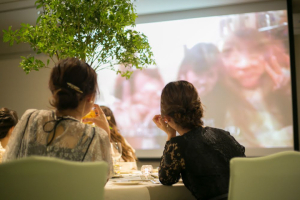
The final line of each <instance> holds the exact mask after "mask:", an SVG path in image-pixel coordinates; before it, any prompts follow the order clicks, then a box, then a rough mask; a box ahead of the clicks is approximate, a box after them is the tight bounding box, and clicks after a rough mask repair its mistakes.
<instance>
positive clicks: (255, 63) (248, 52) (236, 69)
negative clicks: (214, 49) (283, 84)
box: [222, 37, 265, 89]
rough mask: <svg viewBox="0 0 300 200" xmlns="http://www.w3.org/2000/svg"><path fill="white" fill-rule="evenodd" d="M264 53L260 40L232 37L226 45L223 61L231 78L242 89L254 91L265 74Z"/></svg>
mask: <svg viewBox="0 0 300 200" xmlns="http://www.w3.org/2000/svg"><path fill="white" fill-rule="evenodd" d="M264 53H265V52H264V50H263V45H262V44H260V41H259V38H255V37H254V38H253V39H245V38H238V37H231V38H230V39H229V40H227V41H226V42H225V44H224V47H223V53H222V60H223V63H224V66H225V70H226V71H227V73H228V75H229V76H230V77H231V78H233V79H234V80H236V81H237V82H238V83H239V84H240V85H241V86H242V87H244V88H247V89H253V88H255V87H257V86H258V85H259V83H260V78H261V76H262V75H263V74H264V72H265V67H264Z"/></svg>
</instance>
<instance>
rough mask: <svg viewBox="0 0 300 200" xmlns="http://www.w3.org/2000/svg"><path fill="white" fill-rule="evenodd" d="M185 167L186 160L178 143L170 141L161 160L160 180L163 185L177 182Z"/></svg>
mask: <svg viewBox="0 0 300 200" xmlns="http://www.w3.org/2000/svg"><path fill="white" fill-rule="evenodd" d="M184 168H185V162H184V158H183V154H182V152H181V150H180V148H179V145H178V143H176V142H170V141H168V142H167V143H166V145H165V150H164V153H163V156H162V158H161V161H160V169H159V181H160V182H161V183H162V184H163V185H172V184H174V183H177V182H178V180H179V178H180V172H181V170H182V169H184Z"/></svg>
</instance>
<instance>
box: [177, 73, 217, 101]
mask: <svg viewBox="0 0 300 200" xmlns="http://www.w3.org/2000/svg"><path fill="white" fill-rule="evenodd" d="M180 79H181V80H187V81H188V82H190V83H192V84H193V85H194V86H195V88H196V89H197V91H198V94H199V96H205V95H207V94H208V93H209V92H210V91H212V90H213V88H214V86H215V85H216V82H217V80H218V73H217V70H216V69H215V68H212V69H210V70H207V71H203V72H201V73H196V72H194V71H193V70H189V71H187V73H186V74H185V75H180Z"/></svg>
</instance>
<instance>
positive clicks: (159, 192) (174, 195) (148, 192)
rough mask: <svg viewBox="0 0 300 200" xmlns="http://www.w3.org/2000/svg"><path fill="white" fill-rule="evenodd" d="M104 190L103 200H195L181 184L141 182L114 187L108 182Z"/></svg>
mask: <svg viewBox="0 0 300 200" xmlns="http://www.w3.org/2000/svg"><path fill="white" fill-rule="evenodd" d="M104 189H105V194H104V199H105V200H195V197H194V196H193V195H192V194H191V192H190V191H189V190H188V189H187V188H186V187H185V186H184V184H183V183H177V184H174V185H173V186H164V185H161V184H154V183H151V182H142V183H140V184H139V185H115V184H114V183H113V182H112V181H111V180H110V181H109V182H108V183H107V184H106V186H105V188H104Z"/></svg>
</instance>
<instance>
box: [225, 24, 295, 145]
mask: <svg viewBox="0 0 300 200" xmlns="http://www.w3.org/2000/svg"><path fill="white" fill-rule="evenodd" d="M286 51H287V50H285V48H284V45H283V42H282V41H278V40H275V39H274V38H272V37H270V36H269V35H267V34H266V33H262V32H258V31H257V30H254V29H240V30H236V31H234V32H232V33H231V34H230V35H229V36H228V37H227V38H226V39H225V42H224V47H223V51H222V60H223V63H224V69H225V72H226V74H225V76H224V83H225V85H226V88H227V91H228V95H227V96H226V97H224V98H226V99H227V102H229V103H228V104H227V105H226V107H227V108H226V109H227V113H226V124H227V126H231V127H237V128H238V129H240V134H239V135H237V136H236V138H237V140H238V141H239V142H241V143H242V144H244V145H245V146H246V147H289V146H292V141H293V140H292V138H293V134H292V105H291V84H290V64H289V56H288V55H287V53H286Z"/></svg>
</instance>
